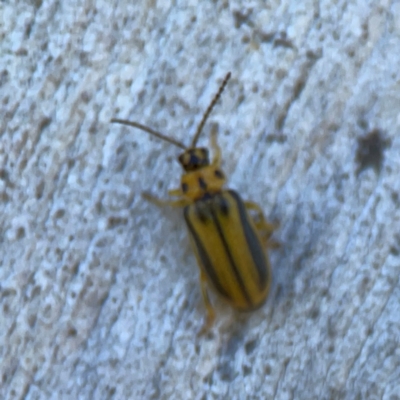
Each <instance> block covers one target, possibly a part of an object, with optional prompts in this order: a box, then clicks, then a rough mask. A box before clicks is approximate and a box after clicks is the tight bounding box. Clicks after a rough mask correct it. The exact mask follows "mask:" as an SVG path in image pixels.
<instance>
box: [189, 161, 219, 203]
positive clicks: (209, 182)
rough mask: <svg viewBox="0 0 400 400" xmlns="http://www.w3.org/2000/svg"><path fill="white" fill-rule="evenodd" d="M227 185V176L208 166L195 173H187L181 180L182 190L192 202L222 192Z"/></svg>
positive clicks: (216, 168)
mask: <svg viewBox="0 0 400 400" xmlns="http://www.w3.org/2000/svg"><path fill="white" fill-rule="evenodd" d="M224 184H225V175H224V174H223V172H222V171H221V170H220V169H219V168H218V167H216V166H214V165H207V166H205V167H202V168H198V169H197V170H195V171H190V172H187V173H186V174H183V175H182V178H181V190H182V194H183V195H184V196H185V197H188V198H190V199H191V200H198V199H202V198H204V197H206V196H208V195H213V194H215V193H218V192H220V191H221V189H222V187H223V185H224Z"/></svg>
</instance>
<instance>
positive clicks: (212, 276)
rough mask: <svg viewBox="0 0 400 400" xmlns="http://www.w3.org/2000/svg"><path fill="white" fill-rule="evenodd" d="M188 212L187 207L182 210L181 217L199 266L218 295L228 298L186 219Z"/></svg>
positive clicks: (190, 224)
mask: <svg viewBox="0 0 400 400" xmlns="http://www.w3.org/2000/svg"><path fill="white" fill-rule="evenodd" d="M188 211H189V207H185V208H184V209H183V216H184V218H185V221H186V224H187V226H188V228H189V232H190V234H191V235H192V238H193V241H194V243H195V245H196V249H197V252H198V255H199V257H200V261H201V264H202V265H201V266H203V267H204V269H205V270H206V273H207V275H208V276H209V277H210V279H211V281H212V282H213V285H214V286H215V288H216V289H217V291H218V293H220V294H221V295H222V296H224V297H226V298H229V296H228V294H227V293H226V291H225V289H224V287H223V285H222V284H221V282H220V280H219V278H218V276H217V274H216V273H215V269H214V267H213V265H212V263H211V260H210V258H209V257H208V254H207V252H206V250H205V249H204V246H203V244H202V242H201V240H200V238H199V236H198V234H197V232H196V230H195V229H194V227H193V225H192V223H191V221H190V218H189V217H188Z"/></svg>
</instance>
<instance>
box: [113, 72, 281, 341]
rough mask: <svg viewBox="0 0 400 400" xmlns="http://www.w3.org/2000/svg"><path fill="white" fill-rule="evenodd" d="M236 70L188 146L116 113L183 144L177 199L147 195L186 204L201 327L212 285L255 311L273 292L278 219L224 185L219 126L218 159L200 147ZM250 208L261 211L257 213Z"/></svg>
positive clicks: (209, 318)
mask: <svg viewBox="0 0 400 400" xmlns="http://www.w3.org/2000/svg"><path fill="white" fill-rule="evenodd" d="M230 76H231V73H230V72H229V73H228V74H227V75H226V76H225V78H224V80H223V82H222V84H221V86H220V87H219V90H218V92H217V93H216V94H215V96H214V98H213V99H212V101H211V103H210V105H209V106H208V108H207V110H206V112H205V113H204V115H203V118H202V119H201V121H200V124H199V125H198V127H197V130H196V133H195V135H194V137H193V139H192V142H191V144H190V146H189V147H187V146H185V145H184V144H183V143H181V142H179V141H177V140H175V139H174V138H171V137H169V136H166V135H164V134H162V133H160V132H157V131H155V130H153V129H151V128H149V127H147V126H145V125H142V124H140V123H138V122H134V121H128V120H124V119H117V118H113V119H112V120H111V122H113V123H119V124H125V125H129V126H133V127H135V128H139V129H141V130H143V131H145V132H147V133H149V134H150V135H153V136H156V137H158V138H159V139H162V140H165V141H167V142H169V143H171V144H173V145H175V146H177V147H179V148H181V149H183V153H182V154H180V155H179V157H178V161H179V163H180V164H181V166H182V167H183V170H184V172H183V174H182V177H181V184H180V187H179V188H178V189H173V190H170V191H168V194H169V195H170V196H176V197H178V199H177V200H161V199H159V198H157V197H154V196H152V195H151V194H148V193H143V196H144V197H145V198H146V199H147V200H150V201H151V202H153V203H155V204H157V205H159V206H164V205H169V206H174V207H182V208H183V216H184V219H185V222H186V225H187V228H188V232H189V237H190V241H191V243H192V247H193V249H194V253H195V255H196V258H197V262H198V264H199V267H200V287H201V293H202V297H203V299H204V304H205V307H206V311H207V315H206V319H205V322H204V324H203V327H202V329H201V331H200V333H203V332H205V331H207V330H208V329H209V328H210V326H211V325H212V323H213V322H214V320H215V311H214V308H213V306H212V304H211V301H210V298H209V294H208V289H209V287H212V288H213V289H214V290H215V291H216V292H217V294H218V295H219V296H220V297H222V298H223V299H225V300H226V301H227V302H228V303H229V304H230V305H231V306H233V307H234V308H235V309H238V310H241V311H250V310H254V309H256V308H259V307H260V306H261V305H262V304H263V303H264V301H265V300H266V298H267V296H268V292H269V289H270V285H271V279H272V275H271V266H270V261H269V258H268V254H267V252H266V249H264V248H265V247H275V246H274V242H272V241H271V240H270V236H271V234H272V232H273V231H274V229H276V227H277V226H276V225H274V224H271V223H269V222H267V221H266V219H265V217H264V214H263V212H262V210H261V208H260V207H259V206H258V205H257V204H255V203H253V202H250V201H243V200H242V198H241V197H240V195H239V194H238V193H237V192H236V191H234V190H231V189H225V188H224V184H225V181H226V178H225V175H224V173H223V172H222V170H221V149H220V147H219V146H218V144H217V139H216V131H215V130H212V133H211V148H212V150H213V159H212V160H211V161H210V157H209V150H208V149H207V148H205V147H198V146H197V145H196V144H197V141H198V138H199V136H200V134H201V132H202V130H203V127H204V124H205V122H206V120H207V118H208V116H209V115H210V113H211V111H212V109H213V108H214V106H215V104H216V103H217V101H218V100H219V98H220V96H221V93H222V92H223V90H224V88H225V86H226V84H227V82H228V80H229V78H230ZM249 211H253V212H255V213H256V214H255V215H254V216H252V215H251V214H250V212H249Z"/></svg>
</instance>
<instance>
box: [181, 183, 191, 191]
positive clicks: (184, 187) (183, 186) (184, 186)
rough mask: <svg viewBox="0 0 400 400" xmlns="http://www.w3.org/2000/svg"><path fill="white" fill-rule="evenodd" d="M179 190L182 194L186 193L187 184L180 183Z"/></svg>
mask: <svg viewBox="0 0 400 400" xmlns="http://www.w3.org/2000/svg"><path fill="white" fill-rule="evenodd" d="M181 189H182V192H183V193H186V192H187V191H188V189H189V186H188V184H187V183H182V185H181Z"/></svg>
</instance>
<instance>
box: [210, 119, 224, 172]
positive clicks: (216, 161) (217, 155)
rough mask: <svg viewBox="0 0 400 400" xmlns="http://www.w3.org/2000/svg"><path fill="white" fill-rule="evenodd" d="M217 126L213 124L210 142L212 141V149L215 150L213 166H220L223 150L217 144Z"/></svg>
mask: <svg viewBox="0 0 400 400" xmlns="http://www.w3.org/2000/svg"><path fill="white" fill-rule="evenodd" d="M217 133H218V130H217V125H216V124H213V126H212V127H211V134H210V141H211V148H212V150H213V153H214V156H213V160H212V165H214V166H219V165H220V164H221V148H220V147H219V145H218V142H217Z"/></svg>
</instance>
